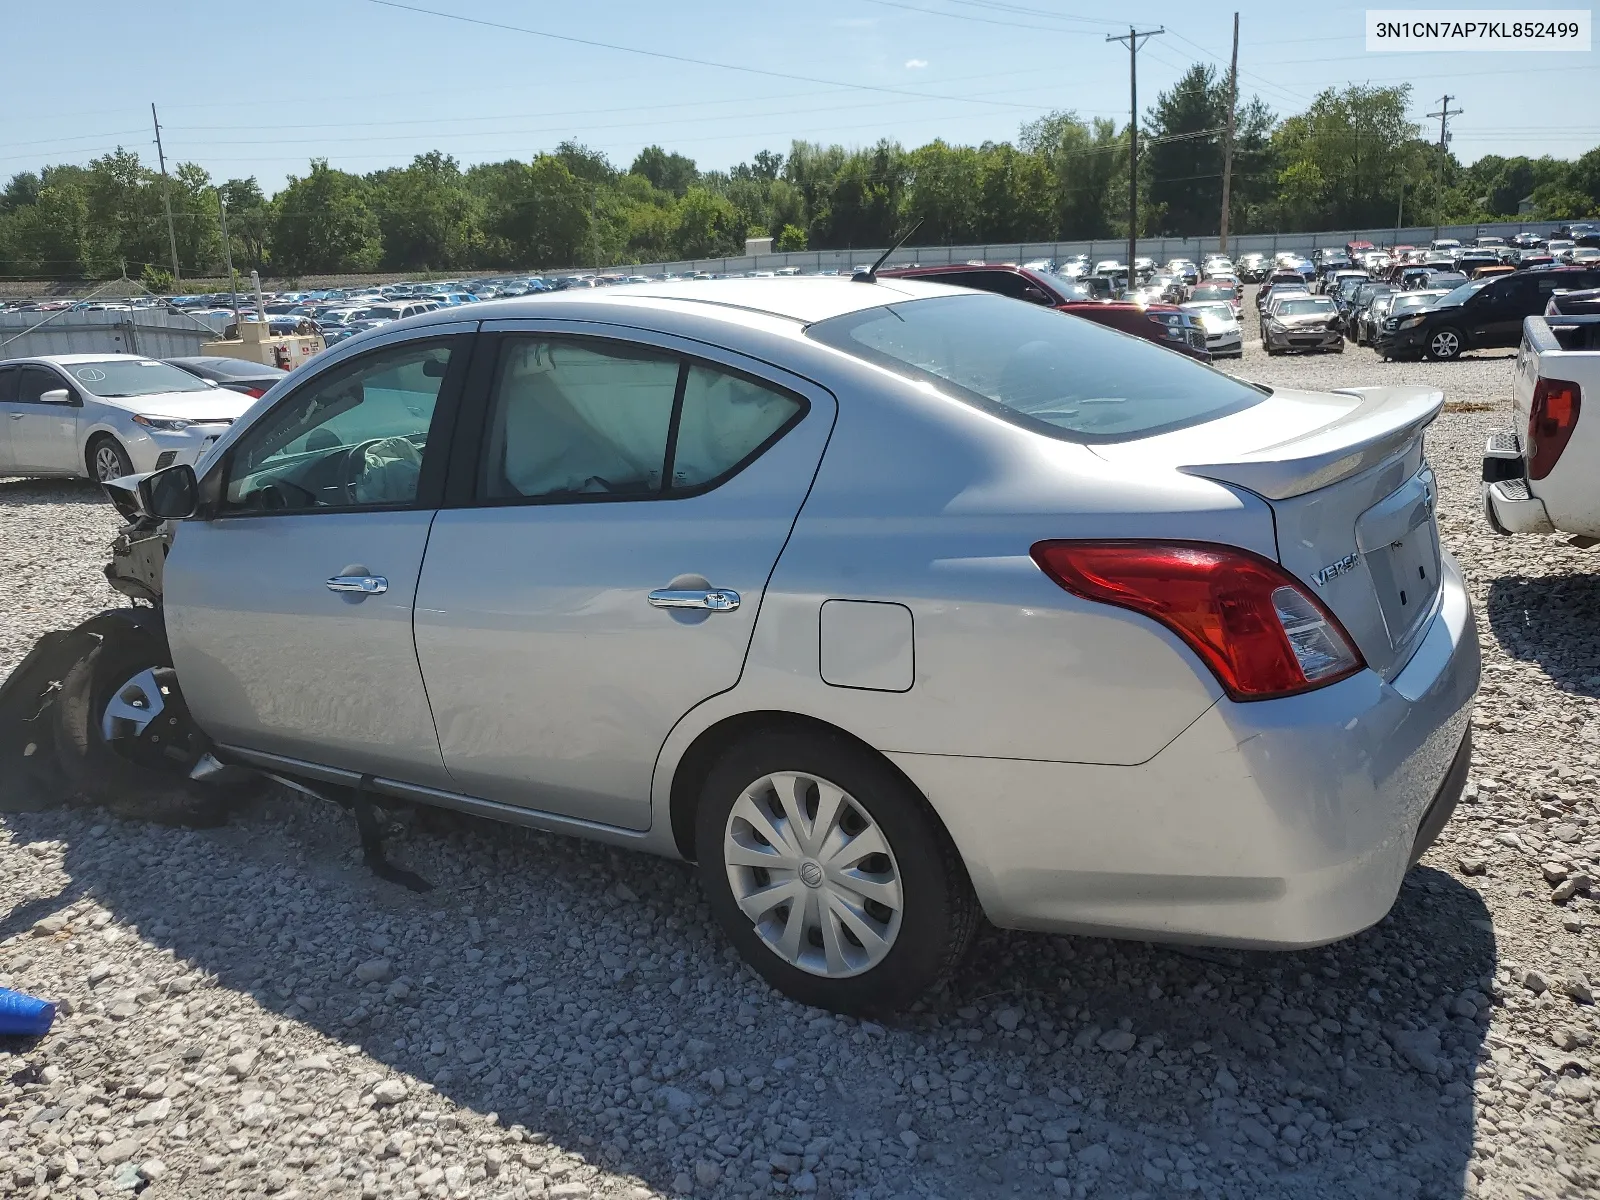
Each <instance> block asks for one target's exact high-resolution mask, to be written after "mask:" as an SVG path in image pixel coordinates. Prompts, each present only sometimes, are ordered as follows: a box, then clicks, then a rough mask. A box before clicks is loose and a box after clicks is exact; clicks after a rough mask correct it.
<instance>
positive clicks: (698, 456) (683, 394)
mask: <svg viewBox="0 0 1600 1200" xmlns="http://www.w3.org/2000/svg"><path fill="white" fill-rule="evenodd" d="M803 411H804V404H803V403H802V402H801V401H800V400H798V399H797V398H795V397H793V396H791V395H789V394H788V393H786V392H781V391H778V390H776V389H774V388H771V387H768V386H766V385H764V384H760V383H757V382H754V381H753V380H750V379H747V378H746V377H744V376H742V375H737V374H734V373H733V372H729V371H724V370H721V369H719V368H716V367H713V366H710V365H707V364H704V363H700V362H696V361H691V360H688V359H685V358H683V357H682V356H680V355H677V354H673V353H671V352H668V351H661V350H654V349H648V348H644V347H635V346H623V345H619V344H617V343H611V342H598V341H597V342H583V341H574V340H563V339H554V340H552V339H545V338H538V337H529V338H512V339H508V340H507V341H506V343H505V347H504V349H503V350H502V352H501V355H500V362H499V367H498V371H497V377H496V381H495V387H494V394H493V398H492V403H491V407H490V413H489V425H488V436H487V438H486V439H485V442H484V455H483V461H482V464H481V466H482V469H481V470H480V472H479V476H478V478H479V485H478V495H479V499H481V500H486V501H501V502H516V501H519V500H536V501H576V500H586V499H606V498H610V499H650V498H653V497H660V496H666V495H671V494H674V493H682V492H688V491H693V490H698V489H700V488H703V487H706V486H708V485H712V484H714V483H716V482H718V481H720V480H721V479H723V478H725V477H726V476H727V475H728V474H730V473H731V472H733V471H735V470H737V469H739V468H740V467H741V466H743V465H744V464H745V463H746V462H748V461H749V460H750V458H751V457H753V456H754V455H756V454H758V453H760V452H761V450H763V449H764V448H765V447H766V446H767V445H769V444H770V443H771V442H772V441H773V440H774V439H775V438H777V437H778V436H779V435H780V434H781V433H782V432H783V431H784V430H785V429H786V428H788V426H789V425H790V424H791V423H792V422H793V421H794V420H795V419H796V418H797V417H798V415H799V414H800V413H801V412H803Z"/></svg>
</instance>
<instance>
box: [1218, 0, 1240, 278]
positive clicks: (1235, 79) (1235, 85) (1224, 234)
mask: <svg viewBox="0 0 1600 1200" xmlns="http://www.w3.org/2000/svg"><path fill="white" fill-rule="evenodd" d="M1238 107H1239V14H1238V13H1234V14H1233V61H1232V63H1230V64H1229V66H1228V134H1227V140H1226V141H1224V142H1223V143H1222V224H1221V225H1220V226H1219V229H1220V231H1221V232H1220V234H1219V236H1218V238H1217V249H1218V250H1219V251H1220V252H1221V253H1223V254H1226V253H1227V252H1228V193H1229V191H1230V190H1231V185H1232V183H1233V121H1234V111H1235V110H1236V109H1237V108H1238Z"/></svg>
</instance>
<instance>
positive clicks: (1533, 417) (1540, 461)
mask: <svg viewBox="0 0 1600 1200" xmlns="http://www.w3.org/2000/svg"><path fill="white" fill-rule="evenodd" d="M1582 401H1583V389H1581V388H1580V387H1579V386H1578V385H1577V384H1576V383H1573V382H1572V381H1571V380H1567V379H1540V380H1539V382H1538V383H1537V384H1535V385H1534V388H1533V407H1532V409H1531V411H1530V412H1529V413H1528V478H1529V479H1543V478H1544V477H1545V476H1547V475H1549V474H1550V472H1551V471H1553V470H1555V466H1556V463H1557V462H1558V461H1559V460H1560V458H1561V452H1562V451H1564V450H1565V449H1566V448H1567V443H1568V442H1570V441H1571V440H1572V431H1573V430H1574V429H1576V428H1577V425H1578V410H1579V408H1580V406H1581V404H1582Z"/></svg>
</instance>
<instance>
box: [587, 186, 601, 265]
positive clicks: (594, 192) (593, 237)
mask: <svg viewBox="0 0 1600 1200" xmlns="http://www.w3.org/2000/svg"><path fill="white" fill-rule="evenodd" d="M599 195H600V185H599V184H598V183H597V184H594V185H593V186H592V187H590V189H589V240H590V241H591V242H592V243H594V269H595V270H596V271H598V270H599V269H600V226H599V223H598V222H597V221H596V220H595V215H594V203H595V198H596V197H597V196H599Z"/></svg>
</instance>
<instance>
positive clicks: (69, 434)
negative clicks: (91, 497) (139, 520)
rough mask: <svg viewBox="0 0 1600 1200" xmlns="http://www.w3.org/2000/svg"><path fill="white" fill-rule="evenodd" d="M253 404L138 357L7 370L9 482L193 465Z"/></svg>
mask: <svg viewBox="0 0 1600 1200" xmlns="http://www.w3.org/2000/svg"><path fill="white" fill-rule="evenodd" d="M250 403H251V400H250V397H248V396H244V395H241V394H240V393H238V392H235V391H230V390H229V389H227V388H223V387H218V386H217V385H216V384H215V383H212V382H211V381H209V380H205V379H198V378H196V377H195V376H194V375H191V374H189V373H188V372H187V371H182V370H179V369H178V368H177V367H174V366H171V365H169V364H167V363H164V362H158V361H156V360H155V359H153V358H144V357H142V356H140V355H137V354H57V355H51V356H48V357H43V358H14V359H10V360H8V361H6V362H0V475H68V476H87V477H88V478H90V479H98V480H100V481H101V482H102V483H103V482H105V481H106V480H109V479H116V478H118V477H120V476H123V475H132V474H134V473H136V472H145V471H154V470H157V469H159V468H161V467H167V466H171V465H172V464H174V463H192V462H194V461H195V459H197V458H198V457H199V456H200V453H201V452H202V451H203V450H205V449H206V448H207V447H208V446H210V445H211V444H212V443H213V442H215V441H216V440H217V437H218V435H219V434H221V433H222V432H223V430H225V429H227V427H228V426H229V425H230V424H231V423H232V422H233V421H234V419H235V418H237V417H239V416H240V415H242V414H243V413H244V411H245V409H247V408H249V407H250Z"/></svg>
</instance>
